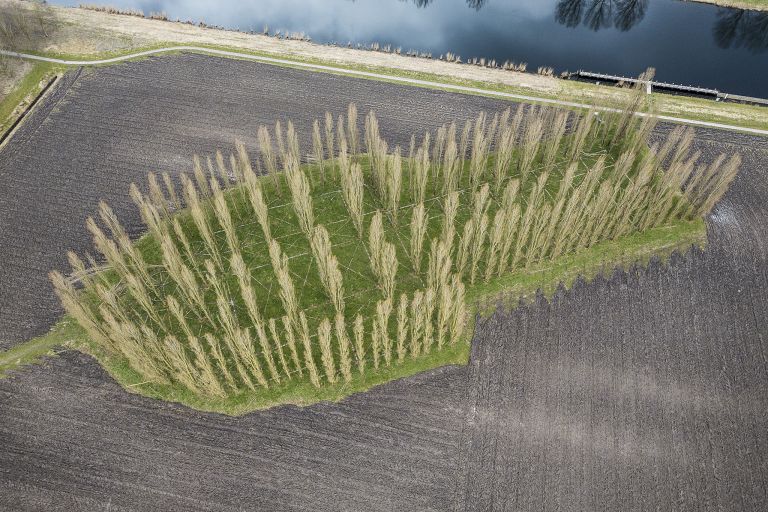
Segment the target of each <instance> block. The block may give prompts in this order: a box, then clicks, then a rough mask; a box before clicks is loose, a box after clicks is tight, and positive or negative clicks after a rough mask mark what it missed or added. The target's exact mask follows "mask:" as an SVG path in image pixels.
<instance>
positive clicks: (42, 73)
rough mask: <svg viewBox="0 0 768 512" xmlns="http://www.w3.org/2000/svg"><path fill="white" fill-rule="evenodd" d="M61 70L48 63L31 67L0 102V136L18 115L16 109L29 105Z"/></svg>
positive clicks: (57, 66)
mask: <svg viewBox="0 0 768 512" xmlns="http://www.w3.org/2000/svg"><path fill="white" fill-rule="evenodd" d="M63 68H64V67H63V66H59V65H57V64H51V63H48V62H35V63H34V64H33V65H32V69H30V70H29V72H28V73H27V74H26V75H24V78H22V80H21V81H20V82H19V83H18V84H17V85H16V87H15V88H14V89H13V90H12V91H11V92H10V93H8V94H7V95H6V96H5V97H3V99H2V100H0V134H2V133H5V131H6V130H8V129H9V128H10V126H11V125H12V124H13V122H14V121H16V118H17V115H14V113H16V114H19V113H20V112H19V110H18V108H20V107H24V106H26V105H27V104H29V102H31V101H32V100H33V99H34V97H35V96H36V95H37V94H38V93H39V92H40V90H41V88H42V87H43V86H44V85H45V83H46V82H47V81H48V80H49V79H50V78H51V77H52V76H53V75H55V74H56V73H58V72H61V70H62V69H63Z"/></svg>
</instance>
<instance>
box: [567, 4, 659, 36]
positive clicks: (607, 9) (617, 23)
mask: <svg viewBox="0 0 768 512" xmlns="http://www.w3.org/2000/svg"><path fill="white" fill-rule="evenodd" d="M647 8H648V0H560V1H559V2H557V6H556V7H555V19H556V20H557V22H558V23H560V24H561V25H565V26H566V27H577V26H578V25H579V24H581V23H584V26H586V27H589V28H590V29H592V30H594V31H598V30H600V29H601V28H609V27H612V26H613V27H615V28H617V29H619V30H621V31H622V32H626V31H627V30H629V29H631V28H632V27H634V26H635V25H636V24H637V23H639V22H640V20H642V19H643V17H644V16H645V11H646V9H647Z"/></svg>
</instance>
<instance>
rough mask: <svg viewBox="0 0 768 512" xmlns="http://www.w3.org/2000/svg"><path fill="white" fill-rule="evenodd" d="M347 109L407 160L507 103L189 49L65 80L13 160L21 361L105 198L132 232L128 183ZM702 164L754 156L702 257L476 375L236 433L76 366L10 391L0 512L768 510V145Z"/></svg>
mask: <svg viewBox="0 0 768 512" xmlns="http://www.w3.org/2000/svg"><path fill="white" fill-rule="evenodd" d="M350 101H354V102H356V103H357V104H358V108H359V109H360V111H361V112H365V111H367V110H368V109H370V108H374V109H375V110H376V111H377V112H378V113H380V119H381V127H382V132H383V134H384V135H385V136H386V137H388V138H389V139H390V140H392V141H393V142H399V143H401V144H404V143H406V142H407V140H408V137H409V136H410V133H411V132H412V131H414V130H424V129H433V128H435V127H436V126H438V125H440V124H442V123H443V122H445V121H448V120H452V119H456V120H463V119H466V118H469V117H472V116H473V115H474V114H476V112H477V111H478V110H480V109H485V110H487V111H495V110H498V109H499V108H500V107H501V106H502V105H503V104H502V103H501V102H496V101H491V100H488V99H485V98H479V97H471V96H460V95H456V94H449V93H444V92H437V91H428V90H423V89H409V88H405V87H400V86H394V85H389V84H384V83H378V82H367V81H363V80H356V79H350V78H342V77H335V76H332V75H323V74H311V73H306V72H302V71H298V70H291V69H286V68H276V67H270V66H266V65H261V64H254V63H247V62H238V61H229V60H219V59H215V58H208V57H201V56H192V55H185V56H177V57H166V58H155V59H149V60H146V61H142V62H134V63H130V64H124V65H119V66H114V67H109V68H99V69H96V70H93V71H90V72H85V71H84V72H82V73H80V74H79V75H78V74H77V73H73V74H71V75H68V76H67V77H66V79H65V80H63V81H62V82H61V84H60V85H59V86H58V88H57V89H56V90H55V91H54V93H53V94H51V95H49V96H48V97H47V99H46V101H45V103H43V104H42V105H40V107H39V108H38V109H37V110H36V111H35V114H34V116H33V117H31V118H30V119H28V120H27V121H26V122H25V123H24V125H22V129H21V130H20V131H18V132H17V133H16V134H15V136H14V137H13V138H12V139H11V141H10V143H9V144H8V145H7V146H6V147H4V148H3V150H2V151H0V198H1V200H0V232H1V233H3V237H4V238H3V243H2V245H1V246H0V258H1V259H0V261H2V262H3V263H2V264H1V265H0V273H1V274H0V278H1V279H0V282H2V283H3V285H2V288H1V289H0V338H2V339H5V340H6V343H5V347H7V346H10V345H11V344H14V343H17V342H20V341H23V340H24V339H27V338H29V337H30V336H32V335H34V334H39V333H41V332H45V330H46V329H47V328H49V327H50V325H51V324H52V323H53V322H54V321H55V319H56V318H57V316H58V314H59V309H58V306H57V305H56V301H55V300H54V297H53V294H52V292H51V290H50V285H48V283H47V280H46V277H45V275H46V273H47V271H48V270H50V269H51V268H62V267H63V265H64V264H65V262H64V261H63V259H64V258H63V254H64V251H65V250H66V249H74V250H78V251H83V250H86V249H87V248H88V247H90V245H91V244H90V240H89V237H88V235H87V232H86V230H85V227H84V220H85V217H86V216H87V215H90V214H93V213H94V212H95V211H96V203H97V201H98V200H99V199H105V200H107V201H108V202H109V203H110V204H111V205H112V206H113V207H114V208H115V209H116V211H117V213H118V215H121V217H122V218H126V216H128V217H127V218H126V220H127V221H126V224H127V225H128V226H130V229H132V230H135V231H136V232H138V231H139V230H140V226H139V223H138V218H137V216H136V215H135V213H133V208H132V207H130V206H129V204H128V199H127V190H128V185H129V183H130V182H131V181H137V182H143V181H144V175H145V173H146V172H148V171H150V170H156V171H169V172H176V173H178V172H180V171H184V170H188V169H189V168H190V167H191V154H192V153H195V152H196V153H199V154H208V153H210V152H212V151H215V150H216V149H218V148H221V149H229V148H231V147H232V141H233V139H234V138H235V137H238V138H240V139H241V140H243V141H244V142H245V143H246V144H248V145H249V149H254V148H255V146H254V144H255V142H254V139H255V132H256V128H257V127H258V125H259V124H262V123H272V122H274V120H275V119H277V118H280V119H292V120H294V122H295V123H296V124H297V127H298V128H299V129H301V130H303V131H302V135H303V136H304V137H307V136H308V133H307V131H306V130H307V128H308V126H309V121H310V120H311V119H314V118H317V117H320V116H321V115H322V114H323V113H324V112H325V110H331V111H332V112H334V113H341V112H342V111H343V110H344V109H345V108H346V105H347V104H348V103H349V102H350ZM664 129H665V128H664V127H662V128H660V129H659V131H660V132H662V131H664ZM305 140H306V139H305ZM695 145H696V149H699V150H701V151H702V152H703V154H704V157H705V158H711V156H712V155H713V154H717V153H720V152H730V151H733V150H734V149H738V150H739V151H741V152H742V153H743V156H744V164H743V170H742V172H741V174H740V175H739V176H738V177H737V179H736V181H735V182H734V184H733V186H732V189H731V190H730V192H729V193H728V194H727V195H726V197H725V198H724V200H723V201H722V202H721V203H720V204H719V205H718V206H717V207H716V208H715V210H714V212H713V214H712V215H711V216H710V218H709V219H708V226H709V232H710V243H709V245H708V247H707V248H706V251H705V252H703V253H701V252H693V253H690V254H687V255H685V256H682V257H679V258H675V259H673V261H672V262H670V264H669V265H668V266H660V265H653V266H652V267H651V268H650V269H649V270H636V271H633V272H630V273H629V274H623V273H621V274H615V275H612V276H609V278H608V279H598V280H596V281H595V282H593V283H590V284H582V285H578V286H576V287H575V288H574V289H573V290H571V291H568V292H563V293H560V294H558V296H557V297H556V298H555V299H554V300H553V301H552V303H551V304H550V303H548V302H546V301H544V300H539V301H537V302H535V303H534V304H531V305H529V306H526V307H521V308H518V309H515V310H513V311H512V312H508V313H503V314H497V315H495V316H494V317H492V318H491V319H489V320H487V321H484V322H482V323H481V324H480V326H479V328H478V331H477V334H476V336H475V340H474V342H473V343H474V345H473V356H472V360H471V363H470V366H469V367H467V368H458V367H450V368H443V369H439V370H435V371H432V372H429V373H426V374H422V375H419V376H416V377H413V378H409V379H405V380H402V381H398V382H393V383H390V384H387V385H385V386H381V387H379V388H376V389H375V390H373V391H372V392H370V393H366V394H360V395H355V396H352V397H350V398H348V399H346V400H344V401H342V402H341V403H338V404H318V405H315V406H312V407H308V408H303V409H299V408H296V407H279V408H275V409H271V410H267V411H263V412H258V413H253V414H249V415H246V416H244V417H240V418H230V417H224V416H220V415H215V414H204V413H199V412H196V411H192V410H190V409H187V408H184V407H181V406H178V405H174V404H167V403H161V402H157V401H153V400H149V399H145V398H142V397H139V396H136V395H131V394H129V393H126V392H125V391H124V390H123V389H121V388H120V387H119V386H118V385H117V384H116V383H114V382H113V381H112V380H111V379H110V378H109V377H108V376H107V375H106V374H105V372H104V371H103V370H102V369H101V368H100V367H99V366H98V365H97V364H96V363H95V362H94V361H93V360H92V359H90V358H88V357H87V356H84V355H81V354H79V353H73V352H69V353H65V354H63V355H62V356H61V357H58V358H53V359H48V360H46V362H45V363H44V364H42V365H37V366H31V367H27V368H24V369H22V370H21V371H18V372H16V373H15V374H14V375H12V376H11V377H10V378H8V379H4V380H0V439H2V443H0V510H64V509H66V510H70V511H71V510H102V509H103V510H233V511H234V510H252V509H270V510H361V509H367V510H446V509H451V508H454V509H455V510H476V509H477V510H480V509H483V510H491V509H493V510H521V509H522V510H526V509H543V510H557V509H565V510H592V509H595V510H603V509H604V510H617V509H620V510H644V509H649V508H659V509H684V508H685V509H726V510H763V509H764V508H765V505H766V503H768V497H766V490H765V489H766V487H767V486H768V439H767V438H766V432H768V412H766V411H768V392H767V391H766V389H767V388H766V386H767V385H768V364H767V363H766V359H765V353H766V349H767V348H768V347H766V346H765V344H766V339H767V337H768V327H767V326H766V322H765V318H766V313H768V311H767V310H768V305H766V300H765V298H766V296H767V294H766V292H768V272H766V268H767V267H766V259H767V258H768V247H766V245H765V244H766V242H765V240H768V210H767V208H768V207H766V199H767V198H768V176H767V175H766V167H768V143H766V141H765V140H764V139H759V138H753V137H748V136H743V135H736V134H730V133H724V132H710V131H703V130H700V131H699V132H698V133H697V140H696V143H695Z"/></svg>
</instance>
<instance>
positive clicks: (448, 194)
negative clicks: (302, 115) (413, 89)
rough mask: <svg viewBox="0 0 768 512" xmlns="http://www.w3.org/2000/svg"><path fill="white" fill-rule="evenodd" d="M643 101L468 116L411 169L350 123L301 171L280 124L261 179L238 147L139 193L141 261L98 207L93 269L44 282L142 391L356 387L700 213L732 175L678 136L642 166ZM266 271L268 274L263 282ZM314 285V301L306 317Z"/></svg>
mask: <svg viewBox="0 0 768 512" xmlns="http://www.w3.org/2000/svg"><path fill="white" fill-rule="evenodd" d="M642 99H643V92H642V90H641V89H638V90H637V92H636V94H635V95H634V96H632V98H631V99H630V101H629V103H628V104H627V105H626V106H625V108H624V110H623V111H620V112H616V113H604V114H600V115H599V116H598V115H597V114H595V113H594V112H589V113H586V114H582V115H576V114H567V113H564V112H562V111H557V110H550V109H543V108H536V107H525V106H520V107H518V108H517V109H516V110H515V111H514V112H513V111H511V110H507V111H505V112H502V113H499V114H496V115H493V116H487V115H485V114H480V115H479V116H478V117H477V118H476V119H475V120H471V121H468V122H466V123H465V124H464V126H463V127H462V128H461V129H460V128H459V127H458V126H456V125H455V124H450V125H445V126H443V127H441V128H440V129H438V130H437V132H436V134H434V135H433V134H432V133H430V132H427V133H426V134H425V135H424V137H423V138H422V140H421V141H420V142H419V143H417V140H416V137H413V138H412V139H411V144H410V147H409V148H408V150H407V154H406V155H407V156H403V155H402V153H404V152H403V151H402V150H401V149H400V148H399V147H395V148H393V149H390V148H389V147H388V145H387V143H386V141H385V140H384V139H383V138H382V136H381V134H380V133H379V123H378V120H377V118H376V116H375V115H374V114H373V113H369V114H368V115H367V116H366V119H365V122H364V126H365V133H364V137H362V138H361V137H359V135H358V123H357V110H356V109H355V108H354V106H350V108H349V110H348V112H347V116H346V119H345V118H344V117H340V118H339V120H338V121H337V122H335V123H334V120H333V117H332V116H331V115H330V114H329V115H328V116H327V117H326V120H325V124H324V130H321V128H320V123H319V122H318V123H315V124H314V129H313V137H312V139H313V144H312V151H311V153H310V154H309V157H308V158H309V160H310V162H311V163H310V164H309V165H301V160H302V153H301V151H300V147H299V143H298V137H297V135H296V131H295V130H294V127H293V125H292V124H291V123H288V125H287V129H286V130H283V128H282V127H281V126H280V124H279V123H278V124H277V125H276V127H275V130H274V137H273V134H271V133H270V132H269V130H268V129H267V128H262V129H261V130H259V133H258V139H259V143H260V158H258V159H257V160H256V165H257V170H258V169H263V170H264V171H265V172H266V174H267V175H266V176H259V175H258V174H259V173H258V172H257V171H254V168H253V167H252V161H251V159H250V158H249V155H248V154H247V151H246V149H245V147H244V146H243V145H241V144H239V145H238V146H237V151H236V152H235V153H233V154H232V155H231V156H230V158H229V162H227V161H226V160H225V158H224V157H223V155H222V154H221V153H218V154H217V155H216V156H215V158H213V159H211V158H209V159H207V160H206V162H202V161H201V160H200V159H195V165H194V169H193V172H192V174H191V176H187V175H182V176H181V183H180V185H181V186H180V187H178V186H177V185H176V184H175V183H174V181H173V180H172V179H171V178H170V176H168V175H167V174H165V175H163V176H162V177H161V178H162V179H158V178H157V177H156V176H154V175H151V176H150V179H149V183H148V189H149V190H148V192H147V193H143V192H141V191H140V190H139V189H138V187H135V186H133V187H132V189H131V196H132V198H133V200H134V202H135V203H136V205H137V206H138V208H139V210H140V212H141V214H142V218H143V220H144V222H145V223H146V224H147V226H148V228H149V232H150V235H151V236H150V237H149V238H148V240H149V242H147V241H146V240H145V241H143V243H142V242H140V243H133V242H132V241H131V240H130V239H129V238H128V236H127V234H126V232H125V230H124V229H123V228H122V226H121V225H120V223H119V221H118V219H117V218H116V216H115V215H114V213H113V212H112V210H111V209H110V208H109V207H108V206H107V205H106V204H102V205H101V207H100V219H99V222H97V221H95V220H94V219H89V220H88V228H89V230H90V231H91V232H92V234H93V236H94V243H95V247H96V249H97V251H98V253H99V254H100V255H101V257H102V258H103V260H104V264H103V265H96V263H95V262H94V261H89V263H88V265H86V263H85V262H83V261H82V260H81V259H80V258H79V257H78V256H76V255H75V254H70V261H71V263H72V275H71V276H70V277H69V278H65V277H64V276H63V275H61V274H60V273H58V272H53V273H52V274H51V278H52V281H53V283H54V286H55V288H56V291H57V293H58V294H59V296H60V298H61V300H62V303H63V304H64V307H65V308H66V310H67V311H68V312H69V313H70V314H71V315H72V316H73V317H74V318H75V319H77V321H78V322H79V323H80V324H81V325H82V326H83V327H84V328H85V329H86V330H87V331H88V333H89V335H90V337H91V338H92V339H93V340H94V341H95V342H96V343H97V344H98V345H99V346H100V347H101V348H102V349H103V350H104V351H105V353H109V354H112V355H119V356H120V357H123V358H125V359H126V360H127V361H128V363H129V364H130V366H131V367H132V368H133V369H134V370H135V371H137V372H138V373H140V374H141V375H142V376H143V377H144V378H146V379H147V380H149V381H153V382H157V383H163V384H171V385H177V386H181V387H184V388H186V389H188V390H189V391H191V392H192V393H195V394H198V395H201V396H206V397H226V396H230V395H232V394H236V393H240V392H243V391H245V392H248V391H257V392H261V391H265V390H271V389H274V388H278V389H280V388H281V387H283V386H284V385H286V384H289V383H290V382H291V381H296V380H299V381H303V380H307V381H308V382H310V383H311V384H312V385H313V386H315V387H323V386H334V385H337V384H339V383H344V384H348V383H350V382H351V381H352V380H353V379H355V378H360V379H363V380H364V379H366V378H367V376H369V375H370V372H371V371H373V372H376V371H378V370H380V369H381V368H382V367H389V366H392V365H398V364H403V363H404V362H405V361H406V360H408V359H417V358H419V357H423V356H424V355H425V354H430V353H432V352H434V351H435V350H437V351H441V350H444V349H445V347H449V346H454V345H455V344H456V343H458V342H460V341H461V340H462V339H463V337H464V335H465V327H466V323H467V311H468V305H467V303H466V298H465V295H466V294H465V287H467V286H469V287H473V286H483V283H487V282H490V281H491V280H493V279H495V278H497V277H498V276H502V275H504V274H506V273H509V272H522V271H525V270H526V269H527V268H529V267H530V266H532V265H535V264H537V263H540V262H542V261H548V260H553V259H556V258H558V257H560V256H562V255H564V254H569V253H573V252H575V251H578V250H580V249H582V248H586V247H590V246H592V245H594V244H597V243H599V242H601V241H604V240H608V239H614V238H619V237H622V236H625V235H627V234H630V233H634V232H637V231H642V230H645V229H649V228H652V227H655V226H660V225H664V224H668V223H671V222H676V221H678V220H681V219H682V220H685V219H691V218H695V217H699V216H702V215H704V214H706V213H707V212H708V211H709V210H710V209H711V208H712V206H713V205H714V203H715V202H716V201H717V200H718V199H719V197H721V195H722V194H723V193H724V192H725V190H726V189H727V187H728V184H729V183H730V181H731V180H732V179H733V178H734V176H735V174H736V170H737V168H738V165H739V160H738V158H737V157H732V158H730V159H726V158H725V157H720V158H717V159H715V160H714V161H713V162H711V163H710V164H707V165H701V164H699V161H698V159H699V156H698V154H695V153H693V154H692V153H691V151H690V145H691V140H692V132H691V131H686V130H683V129H677V130H674V131H673V132H672V134H671V135H670V137H669V139H668V140H667V141H666V142H665V143H663V144H662V145H659V146H656V147H654V148H652V149H650V150H649V148H648V147H647V145H646V144H647V136H648V134H649V132H650V130H651V129H652V128H653V126H654V120H653V117H652V116H645V117H638V116H636V115H635V110H636V109H637V108H638V107H639V106H640V104H641V103H642ZM569 119H570V121H571V128H570V130H569V129H567V126H568V122H569ZM345 121H346V123H345ZM273 140H274V142H273ZM361 140H362V141H364V143H365V148H362V147H360V144H361V142H360V141H361ZM661 162H666V163H665V168H664V169H662V167H661ZM161 183H162V184H161ZM334 198H335V199H334ZM333 201H337V203H336V204H338V205H339V207H338V208H336V209H335V210H334V209H332V208H331V209H330V210H329V208H330V207H329V206H327V205H328V204H331V205H332V204H334V203H333ZM318 204H320V205H324V208H321V209H320V210H319V209H318ZM329 211H330V212H332V214H331V216H330V217H329V213H328V212H329ZM345 225H351V226H354V228H352V227H350V228H349V230H347V231H344V228H343V226H345ZM102 226H103V227H102ZM286 230H287V231H286ZM286 232H288V233H289V234H288V235H286V234H284V233H286ZM279 233H283V234H279ZM350 237H351V238H352V240H349V238H350ZM355 239H356V240H355ZM348 247H353V248H354V250H353V251H350V250H348ZM302 248H306V249H302ZM267 253H268V258H267V259H265V260H264V264H263V266H267V267H269V268H270V269H271V272H270V271H269V270H262V269H261V268H260V264H258V263H257V262H258V261H261V260H259V255H260V254H267ZM341 254H344V255H345V256H344V257H345V258H347V259H348V258H350V257H352V258H364V259H365V260H366V261H367V268H368V270H367V271H366V270H364V267H359V266H358V267H355V268H356V270H354V271H352V270H351V269H350V268H348V266H349V265H350V263H349V262H347V260H346V259H345V260H344V261H343V262H342V261H341V259H340V255H341ZM425 260H426V261H425ZM87 267H95V268H92V269H88V268H87ZM345 271H348V272H353V273H354V274H355V276H354V277H356V279H357V280H355V281H354V282H355V283H356V284H355V286H354V287H352V288H350V285H349V279H350V278H351V277H352V275H351V274H348V273H347V272H345ZM311 274H312V275H315V276H316V278H317V282H319V283H320V285H319V286H320V288H321V290H319V293H321V294H322V299H321V298H319V297H318V296H317V295H315V297H317V298H316V299H314V300H315V301H316V302H314V303H307V302H306V300H303V299H302V297H305V296H307V295H308V294H307V293H305V292H306V291H307V290H305V289H304V288H305V287H306V286H307V284H306V283H307V280H308V277H309V276H310V275H311ZM345 274H346V275H345ZM366 275H367V276H370V277H366ZM360 279H363V281H360ZM345 281H346V282H345ZM78 282H79V283H81V284H82V285H83V286H84V290H78V289H77V283H78ZM356 294H364V295H365V296H367V297H369V299H367V300H366V301H365V302H364V304H363V305H362V306H361V305H359V304H361V303H360V301H359V299H357V298H356ZM351 302H352V303H354V304H357V305H358V306H355V308H353V309H352V310H350V305H349V304H350V303H351ZM275 312H277V314H275Z"/></svg>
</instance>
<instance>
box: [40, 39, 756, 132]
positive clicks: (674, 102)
mask: <svg viewBox="0 0 768 512" xmlns="http://www.w3.org/2000/svg"><path fill="white" fill-rule="evenodd" d="M172 46H197V47H200V48H206V49H213V50H223V51H230V52H238V53H242V54H245V55H253V56H257V57H269V58H279V59H283V60H288V61H293V62H296V63H297V64H317V65H322V66H331V67H335V68H339V69H341V70H350V71H365V72H370V73H377V74H382V75H390V76H392V77H395V78H411V79H417V80H424V81H429V82H436V83H438V84H439V83H443V84H445V85H446V86H454V85H459V86H464V87H474V88H478V89H486V90H488V91H494V92H504V93H509V94H517V95H523V96H535V97H539V98H540V99H542V100H560V101H571V102H575V103H583V104H587V105H591V104H595V101H594V96H590V95H588V94H586V93H585V91H592V92H593V93H597V95H599V93H601V92H603V93H607V92H612V93H616V92H618V91H621V90H620V89H617V88H608V87H606V86H601V85H593V84H590V83H586V82H579V81H574V80H558V82H557V83H559V84H560V85H561V86H562V87H561V89H560V90H558V91H554V92H546V91H541V90H539V89H535V88H529V87H522V86H513V85H507V84H501V83H498V82H486V81H479V80H465V79H460V78H456V77H451V76H448V75H438V74H433V73H425V72H416V71H409V70H404V69H400V68H391V67H384V66H370V65H364V64H349V63H339V62H336V61H333V60H324V59H317V58H308V57H301V56H297V55H292V54H282V53H273V52H265V51H259V50H252V49H247V48H242V47H238V46H226V45H217V44H209V43H175V42H171V41H167V42H162V43H156V44H152V45H147V46H141V47H138V48H133V49H123V50H114V51H109V52H102V53H95V54H86V55H82V54H67V53H51V52H28V53H30V54H33V55H39V56H43V57H51V58H58V59H63V60H80V61H93V60H102V59H109V58H115V57H121V56H126V55H131V54H133V53H137V52H142V51H147V50H157V49H163V48H169V47H172ZM184 52H186V53H203V54H204V53H205V52H195V51H194V50H184V51H181V50H178V51H169V52H168V53H167V54H171V55H172V54H178V53H184ZM149 57H150V56H138V57H135V58H134V59H129V60H142V59H146V58H149ZM221 57H224V58H229V59H239V60H247V59H245V58H239V57H237V56H231V55H230V56H228V55H221ZM121 62H127V61H121ZM119 63H120V62H116V63H108V64H97V65H96V66H112V65H114V64H119ZM269 64H271V65H275V66H281V67H289V68H290V67H295V68H297V69H303V70H305V71H314V72H321V73H328V74H334V75H343V76H348V75H346V73H344V71H332V70H323V69H312V70H307V69H306V68H300V67H296V66H292V65H291V64H289V63H274V62H270V63H269ZM456 65H457V66H459V65H463V66H466V65H468V64H456ZM355 77H356V78H363V79H367V80H375V81H379V82H388V83H397V84H399V85H408V86H411V87H420V88H426V89H433V90H445V91H448V92H454V93H460V94H468V95H475V96H486V97H493V98H496V99H499V97H498V96H494V95H493V94H484V93H482V92H479V91H478V92H471V91H456V90H453V89H450V88H447V87H440V86H439V85H431V84H412V83H403V82H399V81H397V80H388V79H386V78H379V77H361V76H357V75H355ZM651 98H652V103H653V105H654V108H655V112H654V113H656V114H658V115H668V116H673V117H680V118H686V119H690V120H692V121H706V122H715V123H722V124H730V125H733V126H740V127H745V128H762V129H765V128H766V127H768V108H766V107H761V106H757V105H746V104H741V103H726V102H714V101H713V100H708V99H704V98H693V97H686V96H675V95H668V94H663V93H654V94H652V95H651ZM510 100H511V99H510ZM512 101H513V100H512ZM525 103H531V104H537V103H540V102H537V101H535V100H533V101H528V100H526V101H525ZM596 105H597V106H599V107H608V108H614V107H616V103H615V102H614V101H604V102H603V103H597V104H596ZM680 105H683V107H687V108H685V110H684V111H683V112H681V111H680ZM713 106H716V107H717V108H718V109H719V110H721V111H727V112H730V113H731V114H732V115H731V116H728V115H726V114H722V115H716V114H712V113H710V112H699V109H701V108H703V109H705V110H710V109H712V107H713ZM559 107H560V108H567V109H570V110H579V109H578V108H576V107H568V106H559Z"/></svg>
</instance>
